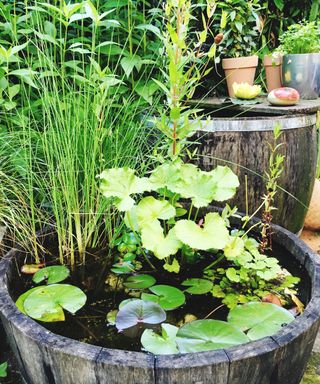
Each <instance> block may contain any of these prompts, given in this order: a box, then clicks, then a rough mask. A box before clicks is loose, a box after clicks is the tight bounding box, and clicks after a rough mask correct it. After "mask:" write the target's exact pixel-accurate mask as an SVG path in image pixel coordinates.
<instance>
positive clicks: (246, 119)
mask: <svg viewBox="0 0 320 384" xmlns="http://www.w3.org/2000/svg"><path fill="white" fill-rule="evenodd" d="M197 105H198V106H199V107H200V108H205V109H206V112H207V113H208V114H209V115H210V116H211V120H210V121H205V120H204V121H203V122H202V123H201V124H200V127H199V130H198V131H197V133H196V135H195V136H194V137H193V138H192V140H195V139H196V140H197V143H198V144H197V157H196V160H194V161H195V162H196V163H197V164H198V165H199V166H200V168H201V169H203V170H206V171H208V170H211V169H212V168H214V167H216V166H217V165H218V164H220V165H228V166H230V168H231V169H232V170H233V171H234V172H235V173H236V174H237V175H238V177H239V181H240V187H239V189H238V192H237V194H236V196H235V197H234V198H233V199H232V200H230V202H228V203H229V204H230V205H231V206H232V205H236V206H237V207H238V209H239V210H240V211H242V212H245V211H246V206H247V204H246V201H247V202H248V208H249V214H250V213H253V212H255V211H256V209H257V208H258V207H259V205H260V204H261V203H262V196H263V195H264V194H265V193H266V182H265V172H268V168H269V156H270V148H269V145H268V143H273V129H274V127H275V125H276V124H280V126H281V129H282V135H281V138H280V142H282V143H283V145H282V147H281V148H280V153H282V154H283V155H284V156H285V160H284V164H283V165H284V171H283V173H282V175H281V178H280V180H279V186H280V188H279V189H278V192H277V195H276V198H275V204H274V205H275V207H276V208H277V210H275V211H273V222H274V223H276V224H278V225H281V226H282V227H284V228H287V229H288V230H290V231H291V232H294V233H298V232H299V231H300V230H301V229H302V227H303V222H304V219H305V216H306V213H307V209H308V206H309V203H310V199H311V195H312V190H313V186H314V180H315V174H316V164H317V128H316V120H317V115H316V114H317V110H318V109H320V101H319V100H318V101H313V102H312V101H302V102H301V103H300V104H299V106H294V107H271V106H269V105H268V104H267V103H266V102H264V103H262V104H257V105H252V106H235V105H232V104H224V103H221V101H219V100H217V99H208V100H202V101H200V102H198V104H197ZM261 213H262V212H260V215H261ZM257 216H259V213H258V215H257Z"/></svg>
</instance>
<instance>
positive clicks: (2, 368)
mask: <svg viewBox="0 0 320 384" xmlns="http://www.w3.org/2000/svg"><path fill="white" fill-rule="evenodd" d="M7 369H8V363H7V362H5V363H2V364H0V377H7Z"/></svg>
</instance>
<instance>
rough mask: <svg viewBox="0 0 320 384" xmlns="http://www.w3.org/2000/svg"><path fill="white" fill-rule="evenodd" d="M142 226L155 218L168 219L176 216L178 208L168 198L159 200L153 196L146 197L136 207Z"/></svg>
mask: <svg viewBox="0 0 320 384" xmlns="http://www.w3.org/2000/svg"><path fill="white" fill-rule="evenodd" d="M136 213H137V218H138V223H139V226H140V227H143V226H144V225H146V224H150V223H151V222H152V221H154V220H158V219H162V220H168V219H171V218H172V217H174V216H175V214H176V209H175V208H174V207H173V206H172V205H171V204H170V203H169V202H168V201H166V200H157V199H155V198H154V197H153V196H147V197H144V198H143V199H142V200H141V201H140V202H139V204H138V205H137V209H136Z"/></svg>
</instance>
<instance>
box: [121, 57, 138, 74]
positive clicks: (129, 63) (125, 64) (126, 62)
mask: <svg viewBox="0 0 320 384" xmlns="http://www.w3.org/2000/svg"><path fill="white" fill-rule="evenodd" d="M120 64H121V67H122V69H123V70H124V72H125V74H126V76H127V77H129V76H130V74H131V72H132V71H133V69H134V68H136V69H137V71H138V72H139V71H140V69H141V66H142V59H141V57H140V56H138V55H134V56H131V57H123V58H122V59H121V61H120Z"/></svg>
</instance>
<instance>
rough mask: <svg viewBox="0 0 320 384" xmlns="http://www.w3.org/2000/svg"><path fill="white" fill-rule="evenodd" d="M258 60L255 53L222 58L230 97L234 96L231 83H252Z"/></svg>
mask: <svg viewBox="0 0 320 384" xmlns="http://www.w3.org/2000/svg"><path fill="white" fill-rule="evenodd" d="M258 60H259V58H258V56H256V55H254V56H248V57H236V58H233V59H223V60H222V68H223V69H224V72H225V76H226V80H227V85H228V92H229V96H230V97H234V92H233V88H232V85H233V83H248V84H250V85H253V82H254V77H255V74H256V68H257V66H258Z"/></svg>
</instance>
